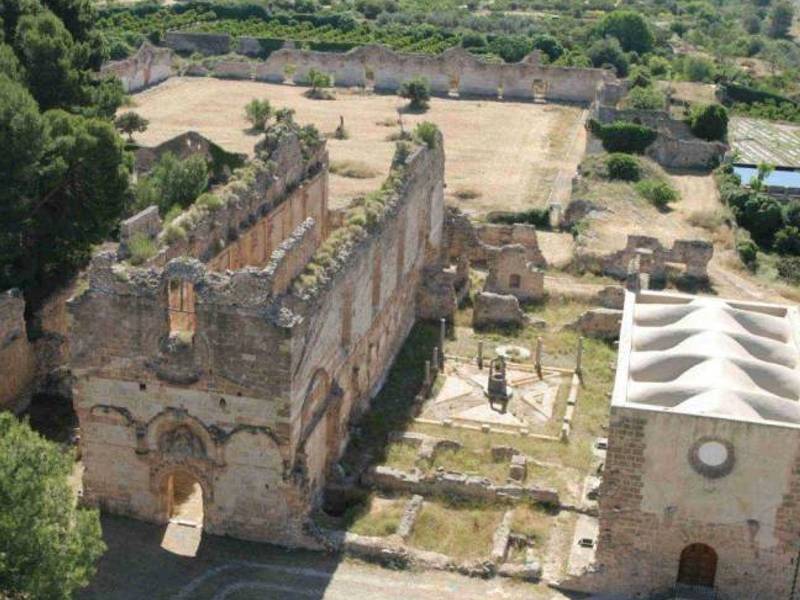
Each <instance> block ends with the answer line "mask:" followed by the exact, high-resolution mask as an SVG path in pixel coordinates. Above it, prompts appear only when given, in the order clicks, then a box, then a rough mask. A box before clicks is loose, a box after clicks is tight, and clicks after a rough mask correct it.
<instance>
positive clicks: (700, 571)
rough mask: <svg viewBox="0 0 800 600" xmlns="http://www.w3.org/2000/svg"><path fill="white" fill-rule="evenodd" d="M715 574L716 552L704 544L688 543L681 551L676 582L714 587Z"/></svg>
mask: <svg viewBox="0 0 800 600" xmlns="http://www.w3.org/2000/svg"><path fill="white" fill-rule="evenodd" d="M716 576H717V553H716V552H715V551H714V549H713V548H712V547H711V546H707V545H706V544H689V545H688V546H686V548H684V549H683V552H681V562H680V565H679V566H678V583H679V584H681V585H691V586H701V587H709V588H713V587H714V579H715V578H716Z"/></svg>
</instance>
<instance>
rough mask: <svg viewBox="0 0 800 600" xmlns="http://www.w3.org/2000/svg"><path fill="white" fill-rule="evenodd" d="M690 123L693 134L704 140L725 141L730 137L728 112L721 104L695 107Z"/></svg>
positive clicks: (691, 113)
mask: <svg viewBox="0 0 800 600" xmlns="http://www.w3.org/2000/svg"><path fill="white" fill-rule="evenodd" d="M688 122H689V127H690V128H691V130H692V133H693V134H694V135H696V136H697V137H699V138H702V139H704V140H709V141H711V140H724V139H725V138H726V137H727V136H728V111H727V109H726V108H725V107H724V106H722V105H721V104H701V105H697V106H693V107H692V110H691V111H690V113H689V118H688Z"/></svg>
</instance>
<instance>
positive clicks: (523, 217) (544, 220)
mask: <svg viewBox="0 0 800 600" xmlns="http://www.w3.org/2000/svg"><path fill="white" fill-rule="evenodd" d="M488 220H489V222H490V223H502V224H504V225H513V224H514V223H525V224H527V225H533V226H534V227H536V228H537V229H550V210H549V209H547V208H531V209H529V210H524V211H521V212H510V213H506V212H504V213H497V214H494V215H491V216H490V217H489V219H488Z"/></svg>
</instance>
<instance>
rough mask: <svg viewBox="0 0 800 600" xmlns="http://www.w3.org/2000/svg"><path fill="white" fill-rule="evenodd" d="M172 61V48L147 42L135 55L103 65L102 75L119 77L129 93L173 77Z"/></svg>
mask: <svg viewBox="0 0 800 600" xmlns="http://www.w3.org/2000/svg"><path fill="white" fill-rule="evenodd" d="M172 63H173V54H172V51H171V50H169V49H168V48H157V47H155V46H152V45H151V44H149V43H147V42H145V43H144V44H142V46H141V47H140V48H139V49H138V50H137V51H136V53H135V54H134V55H133V56H131V57H129V58H126V59H124V60H116V61H113V62H110V63H106V64H105V65H103V67H102V68H101V69H100V75H101V76H107V75H114V76H116V77H118V78H119V80H120V81H121V82H122V88H123V89H124V90H125V91H126V92H128V93H132V92H138V91H141V90H143V89H145V88H148V87H150V86H151V85H155V84H157V83H161V82H162V81H165V80H167V79H169V78H170V77H172V75H173V64H172Z"/></svg>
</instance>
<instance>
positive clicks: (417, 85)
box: [397, 77, 431, 110]
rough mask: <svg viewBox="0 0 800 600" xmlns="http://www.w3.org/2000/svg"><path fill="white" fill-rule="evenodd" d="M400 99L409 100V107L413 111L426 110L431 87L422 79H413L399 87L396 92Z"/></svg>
mask: <svg viewBox="0 0 800 600" xmlns="http://www.w3.org/2000/svg"><path fill="white" fill-rule="evenodd" d="M397 93H398V95H399V96H400V97H401V98H406V99H407V100H409V101H410V102H409V107H410V108H412V109H414V110H424V109H426V108H428V102H429V101H430V99H431V86H430V84H429V83H428V80H427V79H425V78H424V77H414V78H413V79H409V80H408V81H406V82H405V83H403V85H401V86H400V90H399V91H398V92H397Z"/></svg>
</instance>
